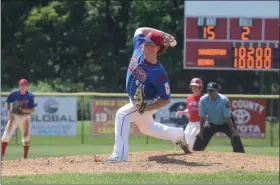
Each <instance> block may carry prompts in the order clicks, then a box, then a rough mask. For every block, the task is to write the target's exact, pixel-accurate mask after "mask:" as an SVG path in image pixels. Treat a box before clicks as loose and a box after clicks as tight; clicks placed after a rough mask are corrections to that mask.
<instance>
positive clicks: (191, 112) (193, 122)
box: [176, 78, 203, 153]
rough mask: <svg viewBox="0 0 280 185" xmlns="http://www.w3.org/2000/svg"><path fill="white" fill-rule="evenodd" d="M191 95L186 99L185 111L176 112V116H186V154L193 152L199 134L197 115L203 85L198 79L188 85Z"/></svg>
mask: <svg viewBox="0 0 280 185" xmlns="http://www.w3.org/2000/svg"><path fill="white" fill-rule="evenodd" d="M189 87H190V89H191V91H192V95H190V96H188V97H187V101H186V109H185V110H184V111H178V112H176V115H177V116H178V115H188V117H189V123H188V124H187V126H186V127H185V128H184V131H185V138H186V141H187V144H188V147H189V148H188V149H189V151H188V152H187V153H191V152H193V145H194V141H195V140H196V136H197V135H198V134H199V130H200V125H199V120H200V119H199V114H198V104H199V100H200V98H201V97H202V96H203V94H202V90H203V84H202V80H201V79H199V78H193V79H192V80H191V83H190V85H189Z"/></svg>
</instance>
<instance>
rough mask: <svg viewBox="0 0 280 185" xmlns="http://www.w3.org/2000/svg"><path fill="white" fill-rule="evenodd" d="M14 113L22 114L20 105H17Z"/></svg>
mask: <svg viewBox="0 0 280 185" xmlns="http://www.w3.org/2000/svg"><path fill="white" fill-rule="evenodd" d="M12 113H14V114H22V108H21V107H20V105H19V104H15V105H14V106H13V109H12Z"/></svg>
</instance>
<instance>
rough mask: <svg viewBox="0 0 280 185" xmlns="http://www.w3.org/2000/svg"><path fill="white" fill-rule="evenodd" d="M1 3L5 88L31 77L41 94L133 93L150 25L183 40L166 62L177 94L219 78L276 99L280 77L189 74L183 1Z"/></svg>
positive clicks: (235, 89)
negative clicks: (140, 41)
mask: <svg viewBox="0 0 280 185" xmlns="http://www.w3.org/2000/svg"><path fill="white" fill-rule="evenodd" d="M1 5H2V7H1V11H2V12H1V18H2V20H1V24H2V25H1V28H2V30H1V39H2V48H1V49H2V50H1V56H2V63H1V79H2V91H8V90H9V89H10V88H13V87H16V86H17V81H18V79H19V78H22V77H24V78H27V79H29V81H30V82H32V83H34V84H35V86H36V89H35V90H36V91H40V90H41V91H56V92H79V91H85V92H116V93H117V92H121V93H122V92H125V76H126V70H127V65H128V63H129V60H130V57H131V54H132V38H133V34H134V31H135V30H136V29H137V28H138V27H144V26H145V27H153V28H156V29H160V30H163V31H165V32H168V33H170V34H172V35H174V36H175V37H176V39H177V42H178V45H177V47H176V48H173V49H169V50H168V52H167V54H166V55H164V56H162V57H160V61H161V62H162V63H163V65H164V66H165V68H166V70H167V72H168V76H169V78H170V80H171V92H172V93H189V89H188V84H189V81H190V80H191V78H193V77H200V78H202V79H203V81H204V83H205V85H206V83H208V82H210V81H216V82H218V83H219V84H221V92H224V93H230V94H239V93H242V94H260V93H263V94H270V93H271V85H272V84H275V83H278V78H279V73H271V72H266V73H264V74H261V73H259V72H249V71H247V72H244V71H243V72H240V71H218V72H217V71H210V70H209V71H208V70H184V69H183V67H182V66H183V52H184V51H183V49H184V22H183V17H184V1H181V0H166V1H139V0H138V1H137V0H131V1H127V0H118V1H112V0H102V1H101V0H100V1H98V0H96V1H82V0H81V1H72V0H71V1H70V0H60V1H54V0H52V1H51V0H49V1H48V0H2V4H1ZM262 75H263V76H262ZM261 80H263V82H264V86H263V87H261V86H260V84H261V83H260V82H261Z"/></svg>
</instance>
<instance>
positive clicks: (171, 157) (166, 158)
mask: <svg viewBox="0 0 280 185" xmlns="http://www.w3.org/2000/svg"><path fill="white" fill-rule="evenodd" d="M189 155H195V154H188V155H185V154H166V155H157V156H151V157H149V159H148V161H156V162H157V163H160V164H179V165H186V166H212V165H213V164H221V163H202V162H187V161H185V159H186V160H187V158H188V156H189ZM177 156H181V157H180V158H178V157H177ZM175 157H176V158H175Z"/></svg>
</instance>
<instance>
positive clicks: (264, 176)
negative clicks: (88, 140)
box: [2, 172, 279, 184]
mask: <svg viewBox="0 0 280 185" xmlns="http://www.w3.org/2000/svg"><path fill="white" fill-rule="evenodd" d="M2 182H3V184H19V183H21V184H54V183H57V184H144V183H145V184H146V183H148V184H155V183H162V184H201V183H206V184H214V183H217V184H235V183H236V184H245V183H246V184H249V183H250V184H261V183H263V184H277V183H279V175H278V173H260V172H258V173H243V172H235V173H213V174H169V173H118V174H116V173H103V174H56V175H34V176H17V177H3V179H2Z"/></svg>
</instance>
